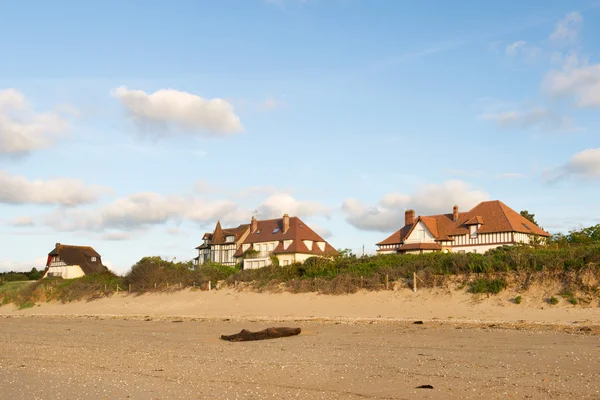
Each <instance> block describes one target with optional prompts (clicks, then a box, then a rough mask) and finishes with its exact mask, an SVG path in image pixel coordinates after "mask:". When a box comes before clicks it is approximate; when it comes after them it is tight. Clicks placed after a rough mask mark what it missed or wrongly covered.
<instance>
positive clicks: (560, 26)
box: [550, 12, 583, 42]
mask: <svg viewBox="0 0 600 400" xmlns="http://www.w3.org/2000/svg"><path fill="white" fill-rule="evenodd" d="M582 24H583V18H582V17H581V14H579V13H578V12H572V13H569V14H567V16H565V17H564V18H563V19H561V20H560V21H558V22H557V23H556V26H555V28H554V31H553V32H552V34H551V35H550V40H551V41H554V42H574V41H576V40H577V38H578V36H579V32H580V30H581V25H582Z"/></svg>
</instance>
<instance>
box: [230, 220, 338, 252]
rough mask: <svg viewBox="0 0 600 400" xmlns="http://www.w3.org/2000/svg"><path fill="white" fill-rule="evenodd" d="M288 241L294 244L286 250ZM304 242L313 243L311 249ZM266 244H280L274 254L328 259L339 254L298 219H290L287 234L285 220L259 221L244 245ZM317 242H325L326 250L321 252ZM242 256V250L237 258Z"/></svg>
mask: <svg viewBox="0 0 600 400" xmlns="http://www.w3.org/2000/svg"><path fill="white" fill-rule="evenodd" d="M286 240H292V241H293V242H292V243H291V244H290V245H289V246H288V247H287V248H286V249H284V244H283V243H284V241H286ZM304 240H310V241H313V245H312V248H311V249H308V247H306V245H305V244H304V242H303V241H304ZM264 242H278V244H277V246H276V247H275V249H274V250H273V254H288V253H302V254H314V255H317V256H326V257H327V256H331V255H335V254H337V253H338V252H337V250H336V249H334V248H333V247H332V246H331V245H330V244H329V243H327V242H326V241H325V239H323V238H322V237H321V236H319V235H318V234H317V233H316V232H315V231H313V230H312V229H311V228H310V227H309V226H308V225H306V224H305V223H304V222H303V221H302V220H301V219H300V218H298V217H289V228H288V230H287V231H285V232H284V231H283V218H277V219H268V220H262V221H257V229H256V231H254V232H250V233H249V234H248V236H246V239H244V241H243V242H242V244H251V245H254V244H255V243H264ZM316 242H324V243H325V249H324V250H321V249H320V247H319V246H318V245H317V243H316ZM242 254H243V252H242V250H241V248H240V249H238V251H237V252H236V254H235V256H236V257H240V256H241V255H242Z"/></svg>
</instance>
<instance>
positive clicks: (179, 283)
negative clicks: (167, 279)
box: [179, 282, 181, 290]
mask: <svg viewBox="0 0 600 400" xmlns="http://www.w3.org/2000/svg"><path fill="white" fill-rule="evenodd" d="M179 290H181V282H179Z"/></svg>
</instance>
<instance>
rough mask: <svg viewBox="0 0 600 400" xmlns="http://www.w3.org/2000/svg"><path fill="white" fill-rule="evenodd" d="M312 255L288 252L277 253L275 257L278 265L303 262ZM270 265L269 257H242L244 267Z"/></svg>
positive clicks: (253, 267) (252, 267)
mask: <svg viewBox="0 0 600 400" xmlns="http://www.w3.org/2000/svg"><path fill="white" fill-rule="evenodd" d="M310 257H314V255H313V254H303V253H290V254H278V255H277V259H278V260H279V265H280V266H282V267H283V266H286V265H291V264H294V263H297V262H299V263H303V262H304V261H306V260H307V259H308V258H310ZM269 265H271V258H270V257H259V258H246V259H244V269H256V268H263V267H267V266H269Z"/></svg>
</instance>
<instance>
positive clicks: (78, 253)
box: [46, 243, 107, 275]
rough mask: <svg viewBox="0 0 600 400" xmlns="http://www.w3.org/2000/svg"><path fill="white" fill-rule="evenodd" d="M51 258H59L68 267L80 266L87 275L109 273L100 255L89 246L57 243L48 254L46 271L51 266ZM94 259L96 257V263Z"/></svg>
mask: <svg viewBox="0 0 600 400" xmlns="http://www.w3.org/2000/svg"><path fill="white" fill-rule="evenodd" d="M51 256H59V257H60V258H61V259H62V261H64V262H65V264H67V265H79V266H80V267H81V269H82V270H83V272H84V273H85V274H86V275H87V274H93V273H96V272H105V271H107V268H106V267H105V266H104V265H102V259H101V257H100V254H98V252H97V251H96V250H94V249H93V248H91V247H89V246H72V245H68V244H60V243H57V244H56V246H55V247H54V250H52V251H51V252H50V253H48V262H47V263H46V269H48V266H49V264H50V257H51ZM92 257H96V261H95V262H93V261H92Z"/></svg>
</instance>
